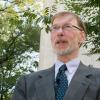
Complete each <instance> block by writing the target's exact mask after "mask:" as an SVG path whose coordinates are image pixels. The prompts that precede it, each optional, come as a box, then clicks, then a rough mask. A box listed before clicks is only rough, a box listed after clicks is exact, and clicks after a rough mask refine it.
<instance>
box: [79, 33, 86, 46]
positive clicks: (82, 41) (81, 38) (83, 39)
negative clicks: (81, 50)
mask: <svg viewBox="0 0 100 100" xmlns="http://www.w3.org/2000/svg"><path fill="white" fill-rule="evenodd" d="M85 40H86V34H85V32H84V31H81V32H80V37H79V42H80V44H83V43H84V42H85Z"/></svg>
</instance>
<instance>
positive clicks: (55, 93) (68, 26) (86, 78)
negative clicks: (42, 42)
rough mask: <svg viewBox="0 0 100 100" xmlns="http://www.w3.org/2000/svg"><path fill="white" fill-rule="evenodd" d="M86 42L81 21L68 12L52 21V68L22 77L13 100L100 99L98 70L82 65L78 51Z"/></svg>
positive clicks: (54, 17)
mask: <svg viewBox="0 0 100 100" xmlns="http://www.w3.org/2000/svg"><path fill="white" fill-rule="evenodd" d="M85 39H86V29H85V26H84V23H83V22H82V21H81V19H80V18H79V17H78V16H77V15H76V14H74V13H71V12H59V13H57V14H55V15H54V16H53V18H52V27H51V42H52V47H53V49H54V52H55V53H56V54H57V61H56V63H55V64H54V65H53V67H51V68H49V69H46V70H43V71H39V72H36V73H32V74H29V75H26V76H24V77H22V78H21V79H20V80H19V81H18V82H17V85H16V88H15V91H14V95H13V98H12V100H100V70H99V69H96V68H92V67H90V66H88V67H87V66H85V65H84V64H83V63H82V62H81V61H80V60H79V59H78V54H79V49H80V47H81V45H82V44H83V43H84V41H85Z"/></svg>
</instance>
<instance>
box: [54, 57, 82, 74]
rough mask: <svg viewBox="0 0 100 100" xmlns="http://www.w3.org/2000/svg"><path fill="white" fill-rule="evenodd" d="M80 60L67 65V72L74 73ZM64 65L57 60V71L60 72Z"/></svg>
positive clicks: (73, 60) (76, 59) (74, 60)
mask: <svg viewBox="0 0 100 100" xmlns="http://www.w3.org/2000/svg"><path fill="white" fill-rule="evenodd" d="M79 63H80V60H79V59H78V58H75V59H72V60H71V61H69V62H67V63H66V66H67V70H68V72H69V73H73V72H75V71H76V70H77V68H78V66H79ZM63 64H64V63H63V62H61V61H59V60H57V61H56V63H55V69H56V70H59V68H60V67H61V66H62V65H63Z"/></svg>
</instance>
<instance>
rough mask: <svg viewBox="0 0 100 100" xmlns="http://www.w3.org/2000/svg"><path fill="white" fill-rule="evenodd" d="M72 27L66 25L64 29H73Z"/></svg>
mask: <svg viewBox="0 0 100 100" xmlns="http://www.w3.org/2000/svg"><path fill="white" fill-rule="evenodd" d="M71 28H72V27H71V26H69V25H64V27H63V29H71Z"/></svg>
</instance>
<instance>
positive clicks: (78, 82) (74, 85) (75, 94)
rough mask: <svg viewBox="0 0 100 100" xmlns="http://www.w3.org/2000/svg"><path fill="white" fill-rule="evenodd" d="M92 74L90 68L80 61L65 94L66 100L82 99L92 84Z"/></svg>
mask: <svg viewBox="0 0 100 100" xmlns="http://www.w3.org/2000/svg"><path fill="white" fill-rule="evenodd" d="M90 75H91V73H90V71H89V68H87V67H86V66H85V65H83V64H82V63H80V65H79V67H78V69H77V71H76V73H75V75H74V77H73V78H72V81H71V83H70V85H69V88H68V90H67V92H66V94H65V97H64V100H82V97H83V96H84V94H85V92H86V90H87V89H88V86H89V84H90V82H89V81H90V80H89V79H88V76H90Z"/></svg>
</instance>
